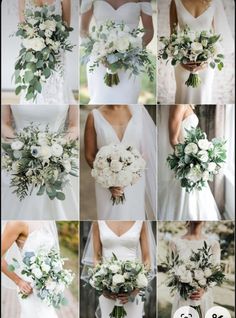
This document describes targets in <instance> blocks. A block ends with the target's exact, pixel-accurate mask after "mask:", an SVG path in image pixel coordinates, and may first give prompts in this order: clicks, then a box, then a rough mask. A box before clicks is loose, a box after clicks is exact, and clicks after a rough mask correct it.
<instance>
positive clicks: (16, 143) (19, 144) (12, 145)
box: [11, 140, 24, 150]
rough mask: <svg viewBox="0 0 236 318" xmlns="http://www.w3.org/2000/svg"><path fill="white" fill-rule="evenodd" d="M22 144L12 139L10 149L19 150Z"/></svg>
mask: <svg viewBox="0 0 236 318" xmlns="http://www.w3.org/2000/svg"><path fill="white" fill-rule="evenodd" d="M23 146H24V144H23V142H21V141H19V140H18V141H13V143H12V144H11V149H12V150H21V149H22V148H23Z"/></svg>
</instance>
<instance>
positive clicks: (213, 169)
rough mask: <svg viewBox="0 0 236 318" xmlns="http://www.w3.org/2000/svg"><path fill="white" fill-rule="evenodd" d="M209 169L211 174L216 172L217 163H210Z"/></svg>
mask: <svg viewBox="0 0 236 318" xmlns="http://www.w3.org/2000/svg"><path fill="white" fill-rule="evenodd" d="M207 169H208V171H209V172H213V171H215V169H216V163H215V162H209V164H208V168H207Z"/></svg>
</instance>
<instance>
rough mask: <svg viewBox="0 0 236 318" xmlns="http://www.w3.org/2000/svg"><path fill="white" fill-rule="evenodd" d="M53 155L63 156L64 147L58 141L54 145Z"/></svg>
mask: <svg viewBox="0 0 236 318" xmlns="http://www.w3.org/2000/svg"><path fill="white" fill-rule="evenodd" d="M51 149H52V155H53V156H55V157H61V156H62V154H63V147H62V146H61V145H59V144H57V143H54V144H53V145H52V148H51Z"/></svg>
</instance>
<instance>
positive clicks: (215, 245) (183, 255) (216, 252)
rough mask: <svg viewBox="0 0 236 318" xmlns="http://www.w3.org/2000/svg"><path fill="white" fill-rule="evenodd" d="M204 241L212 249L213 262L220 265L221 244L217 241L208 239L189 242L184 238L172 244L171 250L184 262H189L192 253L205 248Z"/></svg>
mask: <svg viewBox="0 0 236 318" xmlns="http://www.w3.org/2000/svg"><path fill="white" fill-rule="evenodd" d="M204 241H205V242H206V243H207V245H208V247H211V254H212V256H211V261H212V262H213V263H215V264H219V263H220V253H221V252H220V244H219V242H218V241H217V240H216V239H213V238H209V237H206V238H205V239H200V240H188V239H184V238H177V239H175V240H174V241H173V242H171V248H172V250H174V251H175V252H176V253H177V254H178V255H179V258H180V259H181V260H183V261H185V260H186V261H188V260H189V257H190V256H191V254H192V252H193V251H194V252H197V250H198V249H200V248H203V246H204Z"/></svg>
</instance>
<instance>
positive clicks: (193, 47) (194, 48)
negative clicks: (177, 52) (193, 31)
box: [191, 42, 203, 52]
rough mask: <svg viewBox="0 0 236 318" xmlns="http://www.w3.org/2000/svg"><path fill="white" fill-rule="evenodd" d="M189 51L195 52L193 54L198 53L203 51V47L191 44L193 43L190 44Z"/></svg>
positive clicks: (199, 44) (196, 43)
mask: <svg viewBox="0 0 236 318" xmlns="http://www.w3.org/2000/svg"><path fill="white" fill-rule="evenodd" d="M191 49H192V50H193V51H195V52H200V51H202V50H203V46H202V44H201V43H199V42H193V43H192V44H191Z"/></svg>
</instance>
